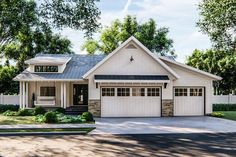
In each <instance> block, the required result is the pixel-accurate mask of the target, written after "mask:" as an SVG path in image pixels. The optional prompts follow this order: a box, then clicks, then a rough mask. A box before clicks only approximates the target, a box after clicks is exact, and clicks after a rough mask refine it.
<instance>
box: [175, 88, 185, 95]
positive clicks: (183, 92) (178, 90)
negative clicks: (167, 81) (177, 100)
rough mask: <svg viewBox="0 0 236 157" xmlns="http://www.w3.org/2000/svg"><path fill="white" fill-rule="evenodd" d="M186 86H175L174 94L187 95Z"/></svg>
mask: <svg viewBox="0 0 236 157" xmlns="http://www.w3.org/2000/svg"><path fill="white" fill-rule="evenodd" d="M187 91H188V90H187V88H175V96H187V95H188V93H187Z"/></svg>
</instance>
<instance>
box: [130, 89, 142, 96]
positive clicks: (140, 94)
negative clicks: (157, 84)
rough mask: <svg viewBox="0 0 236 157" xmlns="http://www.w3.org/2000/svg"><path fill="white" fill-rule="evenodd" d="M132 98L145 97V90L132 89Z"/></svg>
mask: <svg viewBox="0 0 236 157" xmlns="http://www.w3.org/2000/svg"><path fill="white" fill-rule="evenodd" d="M132 96H145V88H132Z"/></svg>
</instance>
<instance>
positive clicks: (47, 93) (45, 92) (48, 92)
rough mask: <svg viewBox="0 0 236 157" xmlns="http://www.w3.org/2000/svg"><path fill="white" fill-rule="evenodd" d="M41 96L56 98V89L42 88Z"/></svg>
mask: <svg viewBox="0 0 236 157" xmlns="http://www.w3.org/2000/svg"><path fill="white" fill-rule="evenodd" d="M40 96H56V87H40Z"/></svg>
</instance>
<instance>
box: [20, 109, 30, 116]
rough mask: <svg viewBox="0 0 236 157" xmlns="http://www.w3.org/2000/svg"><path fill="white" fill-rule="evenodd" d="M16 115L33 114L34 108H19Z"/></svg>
mask: <svg viewBox="0 0 236 157" xmlns="http://www.w3.org/2000/svg"><path fill="white" fill-rule="evenodd" d="M17 115H18V116H33V115H34V110H33V109H21V110H20V111H18V113H17Z"/></svg>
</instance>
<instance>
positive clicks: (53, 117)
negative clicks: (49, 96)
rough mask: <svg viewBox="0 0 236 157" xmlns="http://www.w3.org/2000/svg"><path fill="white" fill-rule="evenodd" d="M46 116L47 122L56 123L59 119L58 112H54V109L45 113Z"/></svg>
mask: <svg viewBox="0 0 236 157" xmlns="http://www.w3.org/2000/svg"><path fill="white" fill-rule="evenodd" d="M44 118H45V121H44V122H45V123H56V122H58V120H57V113H56V112H53V111H49V112H47V113H45V115H44Z"/></svg>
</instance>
